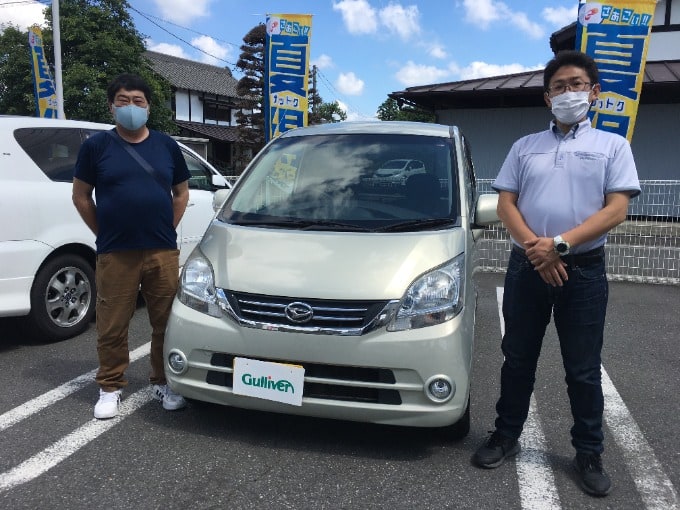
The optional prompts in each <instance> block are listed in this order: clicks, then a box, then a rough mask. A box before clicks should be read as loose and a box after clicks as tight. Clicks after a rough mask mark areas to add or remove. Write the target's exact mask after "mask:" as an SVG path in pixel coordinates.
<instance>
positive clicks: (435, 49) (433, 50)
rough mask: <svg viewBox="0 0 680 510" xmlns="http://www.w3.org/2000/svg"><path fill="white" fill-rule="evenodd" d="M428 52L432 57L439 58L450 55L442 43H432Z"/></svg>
mask: <svg viewBox="0 0 680 510" xmlns="http://www.w3.org/2000/svg"><path fill="white" fill-rule="evenodd" d="M427 53H428V54H429V55H430V56H431V57H432V58H438V59H445V58H446V57H448V56H449V54H448V53H447V52H446V49H445V48H444V46H442V45H441V44H437V43H434V44H430V45H429V47H428V49H427Z"/></svg>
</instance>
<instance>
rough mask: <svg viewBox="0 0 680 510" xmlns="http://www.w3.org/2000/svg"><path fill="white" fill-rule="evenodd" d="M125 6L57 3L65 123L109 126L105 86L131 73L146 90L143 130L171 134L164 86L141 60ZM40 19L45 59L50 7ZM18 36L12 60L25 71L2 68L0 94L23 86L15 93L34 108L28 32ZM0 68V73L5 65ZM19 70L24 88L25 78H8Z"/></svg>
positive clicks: (101, 0) (50, 45)
mask: <svg viewBox="0 0 680 510" xmlns="http://www.w3.org/2000/svg"><path fill="white" fill-rule="evenodd" d="M129 7H130V5H129V4H128V2H127V1H125V0H59V25H60V32H61V41H60V42H61V60H62V86H63V95H64V114H65V115H66V118H69V119H79V120H90V121H95V122H111V121H112V118H111V114H110V112H109V108H108V104H107V98H106V87H107V86H108V84H109V82H110V81H111V80H112V79H113V78H114V77H116V76H117V75H118V74H120V73H124V72H127V73H135V74H139V75H140V76H142V77H143V78H144V79H145V80H146V81H147V83H148V84H149V86H150V87H151V90H152V95H153V97H152V101H151V116H150V118H149V127H151V128H154V129H158V130H160V131H165V132H168V133H175V132H176V131H177V127H176V126H175V124H174V123H173V122H172V111H171V110H170V109H169V108H168V107H167V106H166V105H167V104H169V101H170V94H171V89H170V85H169V83H167V81H165V80H164V79H163V78H161V77H160V76H158V75H157V74H155V73H154V72H153V71H152V70H151V67H150V66H149V65H148V63H147V62H146V60H145V59H144V56H143V53H144V51H145V48H144V43H143V39H142V35H141V34H140V33H139V32H137V29H136V28H135V26H134V22H133V20H132V17H131V16H130V14H129V13H128V9H129ZM45 16H46V18H47V27H46V28H45V29H44V30H43V46H44V49H45V55H46V56H47V59H48V61H51V60H53V59H52V58H51V56H52V55H54V40H53V31H52V26H53V25H52V22H53V19H52V9H51V7H48V8H47V9H46V11H45ZM5 32H7V30H6V31H5ZM24 34H25V35H24V36H23V37H24V41H25V43H24V44H25V48H26V49H25V50H21V49H20V48H16V49H15V55H14V57H13V58H23V57H17V56H16V55H19V54H20V55H23V56H24V57H25V58H26V63H27V64H26V67H21V69H19V67H17V69H16V70H8V72H7V73H8V74H9V73H12V74H11V75H10V76H6V75H5V73H2V74H0V76H1V79H2V82H0V93H1V91H2V90H3V88H9V86H10V85H11V84H14V85H16V84H17V83H23V87H22V89H21V93H23V94H27V95H29V96H30V97H31V102H32V103H33V104H34V101H35V100H34V98H33V85H32V82H31V81H30V80H31V78H30V77H31V76H32V73H31V71H30V59H29V51H28V33H27V32H24ZM15 36H16V34H12V35H11V37H15ZM17 52H18V53H17ZM2 67H3V71H5V69H4V67H5V66H4V65H3V66H2ZM19 71H21V73H22V74H21V77H22V79H23V77H26V76H28V77H29V81H28V85H27V84H26V80H25V79H23V81H22V79H19V78H17V77H16V76H14V74H13V73H14V72H19ZM13 93H14V94H19V92H13ZM3 100H4V97H0V105H3V108H2V112H3V113H7V111H6V109H5V107H4V103H3ZM19 104H21V103H19ZM22 110H23V111H21V112H17V113H21V114H24V115H33V114H35V106H32V107H31V108H29V109H28V110H26V109H25V107H24V106H22Z"/></svg>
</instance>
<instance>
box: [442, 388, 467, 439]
mask: <svg viewBox="0 0 680 510" xmlns="http://www.w3.org/2000/svg"><path fill="white" fill-rule="evenodd" d="M440 432H441V434H442V437H443V438H444V439H447V440H449V441H460V440H461V439H463V438H465V436H467V435H468V433H469V432H470V397H468V403H467V407H466V408H465V412H464V413H463V416H461V417H460V419H459V420H458V421H457V422H456V423H453V424H451V425H449V426H448V427H442V428H441V430H440Z"/></svg>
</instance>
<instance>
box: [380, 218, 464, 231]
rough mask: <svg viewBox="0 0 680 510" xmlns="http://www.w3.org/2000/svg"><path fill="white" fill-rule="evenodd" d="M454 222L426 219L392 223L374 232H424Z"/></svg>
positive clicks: (453, 221)
mask: <svg viewBox="0 0 680 510" xmlns="http://www.w3.org/2000/svg"><path fill="white" fill-rule="evenodd" d="M455 221H456V220H454V219H453V218H427V219H421V220H408V221H402V222H401V223H394V224H392V225H387V226H385V227H381V228H377V229H375V232H404V231H409V230H413V231H417V230H426V229H428V228H434V227H441V226H444V225H451V224H452V223H455Z"/></svg>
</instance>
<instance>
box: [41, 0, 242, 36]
mask: <svg viewBox="0 0 680 510" xmlns="http://www.w3.org/2000/svg"><path fill="white" fill-rule="evenodd" d="M48 1H49V0H48ZM130 8H131V9H132V10H133V11H135V12H137V13H139V14H140V15H142V16H144V17H145V18H146V19H147V20H149V21H151V19H154V20H157V21H159V22H161V23H165V24H167V25H172V26H173V27H177V28H181V29H182V30H186V31H187V32H192V33H194V34H197V35H203V36H205V37H210V38H211V39H213V40H214V41H217V42H221V43H224V44H228V45H229V46H233V47H234V48H239V47H240V45H239V44H234V43H231V42H229V41H225V40H223V39H218V38H217V37H213V36H211V35H208V34H204V33H203V32H199V31H198V30H194V29H193V28H189V27H185V26H182V25H178V24H177V23H173V22H172V21H169V20H167V19H163V18H159V17H158V16H154V15H153V14H148V13H142V12H140V11H138V10H137V9H135V8H134V7H132V6H131V7H130ZM156 26H158V25H156Z"/></svg>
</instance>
